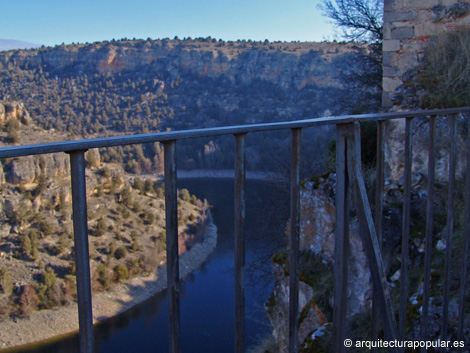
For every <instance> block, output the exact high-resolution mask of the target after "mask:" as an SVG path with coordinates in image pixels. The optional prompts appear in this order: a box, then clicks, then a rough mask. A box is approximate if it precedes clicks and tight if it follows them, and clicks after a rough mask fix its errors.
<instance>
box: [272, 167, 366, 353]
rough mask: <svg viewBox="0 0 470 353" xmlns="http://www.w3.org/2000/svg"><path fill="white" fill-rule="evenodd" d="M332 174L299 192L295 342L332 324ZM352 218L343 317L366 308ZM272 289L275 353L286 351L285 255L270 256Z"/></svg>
mask: <svg viewBox="0 0 470 353" xmlns="http://www.w3.org/2000/svg"><path fill="white" fill-rule="evenodd" d="M335 179H336V178H335V175H334V174H329V175H327V176H326V177H320V178H318V179H316V180H315V181H311V182H307V183H306V184H305V185H304V187H303V188H302V191H301V203H300V205H301V220H300V250H301V260H300V262H301V264H300V288H299V293H300V294H299V310H300V327H299V342H300V344H302V343H303V342H304V341H306V340H308V339H309V337H310V336H311V335H312V334H313V333H314V332H316V331H317V330H318V329H320V328H322V327H323V326H324V325H325V324H326V323H328V322H331V321H332V298H333V291H332V289H333V277H332V272H333V262H334V229H335V199H334V198H335V183H336V180H335ZM358 228H359V227H358V223H357V220H356V219H353V220H352V221H351V223H350V229H349V234H350V246H351V248H350V251H351V254H352V255H351V258H350V261H349V278H348V288H349V291H348V314H349V315H351V316H352V315H355V314H358V313H362V312H364V311H366V310H367V309H368V308H369V305H370V297H371V284H370V273H369V271H368V265H367V259H366V256H365V253H364V250H363V247H362V242H361V240H360V237H359V229H358ZM273 262H274V263H273V275H274V278H275V287H274V290H273V294H272V296H271V298H270V299H269V301H268V303H267V305H266V307H267V312H268V317H269V318H270V320H271V323H272V324H273V327H274V329H273V335H274V338H275V339H276V341H277V343H278V346H279V351H280V352H287V351H288V349H287V347H288V326H287V325H288V321H287V320H286V318H287V317H289V305H288V302H289V275H288V269H287V267H286V266H287V254H286V255H285V258H284V259H280V258H279V256H278V255H276V256H275V257H274V258H273Z"/></svg>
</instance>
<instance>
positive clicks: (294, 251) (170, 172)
mask: <svg viewBox="0 0 470 353" xmlns="http://www.w3.org/2000/svg"><path fill="white" fill-rule="evenodd" d="M468 112H470V107H467V108H454V109H443V110H432V111H409V112H397V113H384V114H364V115H355V116H350V115H348V116H339V117H328V118H318V119H308V120H300V121H291V122H279V123H267V124H253V125H240V126H230V127H219V128H210V129H196V130H187V131H171V132H163V133H149V134H141V135H132V136H118V137H103V138H96V139H88V140H74V141H63V142H52V143H44V144H35V145H24V146H10V147H4V148H0V158H12V157H21V156H28V155H38V154H45V153H55V152H65V153H68V154H70V161H71V182H72V203H73V224H74V243H75V261H76V268H77V299H78V312H79V340H80V352H83V353H85V352H93V315H92V305H91V301H92V297H91V284H90V263H89V254H88V251H89V250H88V226H87V202H86V185H85V152H86V151H87V150H88V149H92V148H103V147H112V146H122V145H129V144H141V143H149V142H161V143H163V145H164V157H165V158H164V170H165V176H164V181H165V209H166V211H165V212H166V234H167V237H166V242H167V246H166V251H167V264H168V266H167V276H168V306H169V336H170V339H169V342H170V348H169V349H170V352H171V353H178V352H180V350H181V349H180V280H179V258H178V220H177V216H178V210H177V189H176V180H177V174H176V142H177V141H178V140H182V139H192V138H198V137H212V136H218V135H230V134H232V135H234V138H235V211H234V213H235V214H234V219H235V232H234V237H235V325H234V326H235V347H234V350H235V352H236V353H241V352H244V350H245V340H244V337H245V283H244V278H245V232H244V224H245V165H246V148H245V138H246V135H247V134H248V133H252V132H260V131H270V130H280V129H290V130H291V141H292V145H291V180H290V192H291V201H290V219H291V222H290V231H289V233H290V234H289V247H290V248H289V265H290V284H289V285H290V294H289V295H290V301H289V352H290V353H294V352H297V351H298V345H299V342H298V329H299V304H298V296H299V233H300V232H299V230H300V201H299V200H300V197H299V195H300V178H299V174H300V173H299V171H300V144H301V131H302V129H304V128H308V127H315V126H323V125H336V128H337V139H336V173H337V178H336V180H337V181H336V183H337V184H336V230H335V232H336V234H335V262H334V270H335V274H334V282H335V283H334V286H335V290H334V305H333V306H334V308H333V328H334V333H333V335H334V338H333V345H334V347H333V349H334V352H338V353H340V352H344V351H345V347H344V345H343V341H344V339H345V338H346V337H347V326H346V321H347V310H346V308H347V284H348V258H349V256H350V255H349V234H348V228H349V203H350V202H349V199H350V198H351V196H352V199H353V200H354V201H355V208H356V212H357V215H358V219H359V224H360V230H361V235H362V242H363V246H364V249H365V251H366V255H367V258H368V263H369V267H370V271H371V277H372V284H373V295H374V299H373V322H372V327H373V329H372V338H373V339H376V338H377V337H378V327H379V318H380V321H381V322H382V325H383V328H384V336H385V339H388V340H395V339H405V328H406V305H407V300H408V288H407V283H408V264H407V263H408V248H409V241H410V195H411V167H412V165H411V164H412V158H411V156H412V151H411V146H412V145H411V136H412V129H411V124H412V120H413V118H417V117H428V116H430V117H431V118H430V122H429V131H430V135H429V148H428V149H429V161H428V168H429V169H428V191H427V213H426V214H427V221H426V251H425V269H424V271H425V276H424V293H423V310H422V318H421V322H422V324H421V333H420V334H421V337H422V338H423V339H424V338H426V337H427V321H428V315H429V300H430V277H431V272H430V271H431V260H432V237H433V228H432V226H433V225H432V223H433V222H432V221H433V212H434V211H433V199H434V163H435V158H436V151H435V129H436V119H437V117H438V116H448V117H451V124H452V138H451V141H450V144H451V149H450V151H451V153H450V168H449V186H448V192H449V202H448V216H447V227H448V228H447V238H446V239H447V250H446V265H445V293H444V303H443V314H442V315H443V319H442V331H441V339H443V340H445V339H446V337H447V326H448V316H449V312H448V306H449V278H450V260H451V258H452V254H451V248H452V247H451V242H452V235H453V218H454V193H455V168H456V157H455V156H456V140H457V139H456V115H457V114H461V113H468ZM391 119H406V129H405V136H404V139H405V162H404V164H405V171H404V206H403V225H402V231H403V234H402V255H401V256H402V261H401V278H400V282H401V288H400V307H399V326H398V327H397V325H396V322H395V314H394V309H393V305H392V301H391V298H390V291H389V288H388V285H387V278H386V273H385V271H384V266H383V262H382V255H381V241H382V237H381V234H382V210H383V190H384V144H385V133H384V131H385V122H386V121H387V120H391ZM366 121H376V122H377V123H378V129H377V130H378V134H377V177H376V181H377V182H376V196H375V203H376V205H375V210H376V212H375V219H374V218H373V216H372V212H371V207H370V205H369V201H368V198H367V194H366V189H365V183H364V178H363V175H362V165H361V158H360V155H361V145H360V123H361V122H366ZM466 155H467V166H466V191H465V229H464V245H463V247H464V249H463V263H464V264H465V265H464V266H463V268H462V274H461V285H460V301H459V328H458V332H459V335H460V339H462V337H463V325H464V322H463V318H464V299H465V289H466V278H467V264H468V242H469V233H470V129H469V137H467V152H466ZM374 328H375V329H374ZM389 351H392V352H398V351H399V349H397V348H390V349H389Z"/></svg>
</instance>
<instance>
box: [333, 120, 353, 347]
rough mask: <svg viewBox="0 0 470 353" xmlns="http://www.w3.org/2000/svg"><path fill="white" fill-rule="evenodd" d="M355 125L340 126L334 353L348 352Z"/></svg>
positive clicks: (337, 126)
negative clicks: (351, 133)
mask: <svg viewBox="0 0 470 353" xmlns="http://www.w3.org/2000/svg"><path fill="white" fill-rule="evenodd" d="M350 125H351V124H342V125H336V229H335V263H334V280H335V289H334V301H333V352H337V353H343V352H345V347H344V344H343V342H344V339H345V338H346V327H347V326H346V311H347V290H348V259H349V183H348V181H349V178H348V169H347V161H346V159H347V143H348V140H347V134H348V127H349V126H350Z"/></svg>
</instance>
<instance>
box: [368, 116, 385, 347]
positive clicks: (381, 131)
mask: <svg viewBox="0 0 470 353" xmlns="http://www.w3.org/2000/svg"><path fill="white" fill-rule="evenodd" d="M384 154H385V122H384V121H383V120H379V121H378V122H377V166H376V176H377V178H376V183H375V218H374V223H375V231H376V232H377V241H378V243H379V246H380V249H382V213H383V188H384ZM379 325H380V320H379V309H378V305H377V298H376V297H375V294H374V295H373V296H372V329H371V331H372V332H371V334H372V340H374V341H375V340H377V339H378V338H379V327H380V326H379ZM372 352H373V353H377V347H374V348H372Z"/></svg>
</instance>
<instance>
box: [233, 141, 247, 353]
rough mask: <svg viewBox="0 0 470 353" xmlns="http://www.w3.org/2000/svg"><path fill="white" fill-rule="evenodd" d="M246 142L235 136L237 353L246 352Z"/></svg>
mask: <svg viewBox="0 0 470 353" xmlns="http://www.w3.org/2000/svg"><path fill="white" fill-rule="evenodd" d="M245 140H246V134H236V135H235V215H234V221H235V224H234V226H235V229H234V231H235V353H243V352H244V351H245V166H246V148H245Z"/></svg>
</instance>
